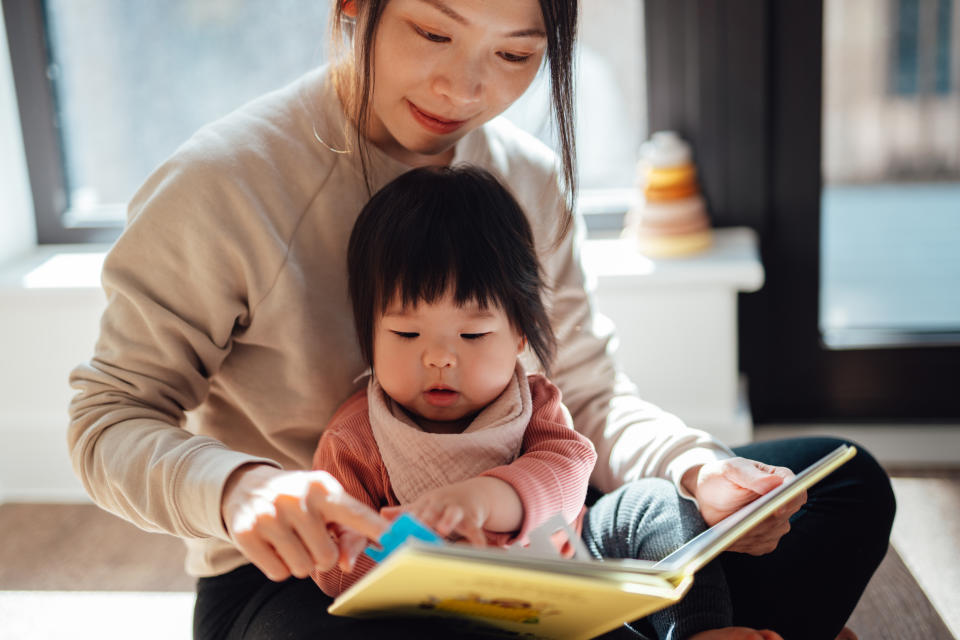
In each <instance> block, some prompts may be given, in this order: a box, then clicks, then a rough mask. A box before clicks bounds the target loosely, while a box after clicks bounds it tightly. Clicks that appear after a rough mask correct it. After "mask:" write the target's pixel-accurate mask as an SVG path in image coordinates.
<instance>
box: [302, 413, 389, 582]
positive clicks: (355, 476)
mask: <svg viewBox="0 0 960 640" xmlns="http://www.w3.org/2000/svg"><path fill="white" fill-rule="evenodd" d="M351 422H352V420H351ZM367 430H368V431H369V429H367ZM370 439H371V440H372V439H373V436H372V435H371V436H370ZM367 444H368V443H367V442H366V438H365V437H364V435H363V431H362V429H361V428H360V426H358V427H357V428H356V429H353V428H352V426H351V427H350V428H343V425H340V426H338V427H336V428H332V427H328V428H327V429H326V430H325V431H324V433H323V436H321V438H320V444H319V445H317V451H316V453H315V454H314V456H313V468H314V469H322V470H323V471H326V472H328V473H329V474H330V475H332V476H333V477H334V478H336V479H337V480H338V481H339V482H340V484H341V485H343V488H344V489H345V490H346V492H347V493H348V494H350V495H351V496H353V497H354V498H356V499H357V500H359V501H360V502H362V503H364V504H365V505H367V506H368V507H370V508H371V509H374V510H376V511H379V510H380V507H381V506H383V505H384V504H386V503H387V499H386V497H385V496H382V495H380V492H378V491H377V489H378V488H380V487H381V486H382V484H383V481H382V475H383V474H382V473H381V467H382V464H381V463H380V458H379V456H371V455H370V453H369V451H376V445H375V443H374V446H373V448H372V449H367ZM375 566H376V562H374V561H373V559H372V558H370V557H369V556H367V555H366V554H364V553H361V554H360V555H359V556H358V557H357V563H356V565H355V566H354V568H353V571H351V572H350V573H344V572H343V571H341V570H340V569H339V568H338V567H337V566H334V567H333V568H332V569H329V570H327V571H318V570H316V569H314V570H313V571H312V572H311V574H310V575H311V577H312V578H313V580H314V582H316V583H317V585H319V587H320V588H321V589H322V590H323V592H324V593H325V594H327V595H328V596H331V597H335V596H338V595H340V594H341V593H343V592H344V591H346V590H347V588H349V587H350V586H351V585H352V584H353V583H354V582H356V581H357V580H359V579H360V578H361V577H363V575H364V574H366V573H367V571H369V570H370V569H372V568H373V567H375Z"/></svg>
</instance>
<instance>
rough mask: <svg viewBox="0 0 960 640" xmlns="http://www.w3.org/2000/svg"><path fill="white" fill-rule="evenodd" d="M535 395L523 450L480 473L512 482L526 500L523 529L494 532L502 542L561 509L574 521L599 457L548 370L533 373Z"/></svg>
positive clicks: (531, 391)
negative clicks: (572, 421) (578, 427)
mask: <svg viewBox="0 0 960 640" xmlns="http://www.w3.org/2000/svg"><path fill="white" fill-rule="evenodd" d="M530 395H531V399H532V401H533V415H532V416H531V418H530V424H529V425H527V429H526V431H525V432H524V436H523V443H522V445H521V455H520V456H519V457H518V458H517V459H516V460H514V461H513V462H511V463H510V464H508V465H502V466H499V467H494V468H493V469H489V470H487V471H485V472H483V473H481V474H480V475H481V476H489V477H493V478H498V479H500V480H503V481H504V482H506V483H508V484H509V485H510V486H512V487H513V488H514V490H515V491H516V492H517V494H518V495H519V496H520V502H521V503H522V504H523V523H522V524H521V528H520V531H518V532H517V533H515V534H510V535H509V536H506V537H507V539H506V540H502V539H501V538H503V537H504V536H498V535H497V534H491V535H493V536H494V538H495V539H496V540H497V543H499V544H508V543H509V542H511V541H512V540H514V539H521V540H522V539H523V538H525V537H526V536H527V534H528V533H529V532H530V531H531V530H533V529H536V528H537V527H538V526H540V525H541V524H543V523H544V522H545V521H546V520H547V519H548V518H550V517H551V516H553V515H554V514H556V513H562V514H563V517H564V519H565V520H566V521H567V522H573V521H574V520H575V519H576V518H577V516H578V515H579V514H580V511H581V509H582V508H583V502H584V499H585V498H586V495H587V484H588V481H589V478H590V472H591V471H592V470H593V465H594V463H595V462H596V460H597V454H596V452H595V451H594V450H593V445H592V444H591V443H590V441H589V440H587V439H586V438H584V437H583V436H581V435H580V434H579V433H577V432H576V431H574V430H573V428H572V425H571V424H570V417H569V414H568V413H567V411H566V409H565V408H564V406H563V404H562V403H561V401H560V390H559V389H558V388H557V387H556V386H554V385H553V384H551V383H550V382H549V381H548V380H547V379H546V378H544V377H543V376H531V378H530Z"/></svg>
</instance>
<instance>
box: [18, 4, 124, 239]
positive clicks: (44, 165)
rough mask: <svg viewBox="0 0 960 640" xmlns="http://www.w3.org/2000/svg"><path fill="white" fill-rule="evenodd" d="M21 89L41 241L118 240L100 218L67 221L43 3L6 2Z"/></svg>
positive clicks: (118, 229) (117, 229)
mask: <svg viewBox="0 0 960 640" xmlns="http://www.w3.org/2000/svg"><path fill="white" fill-rule="evenodd" d="M2 1H3V16H4V22H5V23H6V28H7V40H8V45H9V47H10V62H11V65H12V67H13V79H14V84H15V85H16V91H17V105H18V110H19V114H20V126H21V129H22V132H23V146H24V151H25V153H26V160H27V173H28V176H29V179H30V191H31V193H32V195H33V205H34V219H35V221H36V229H37V242H38V243H39V244H77V243H92V242H113V241H114V240H116V238H117V237H118V236H119V235H120V232H121V231H122V228H121V227H119V226H117V225H115V224H103V223H99V224H98V223H97V222H95V221H90V222H82V223H77V224H68V223H67V218H68V215H69V212H68V206H69V189H68V184H67V176H66V173H65V171H64V158H63V151H62V147H61V143H60V138H59V128H58V122H57V109H56V96H55V95H54V91H53V83H51V82H50V81H49V74H52V73H55V72H56V69H55V68H53V67H52V66H51V65H50V55H49V48H48V43H47V38H46V28H45V25H46V22H45V17H44V10H43V3H42V2H23V1H21V0H2Z"/></svg>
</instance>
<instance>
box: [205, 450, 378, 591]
mask: <svg viewBox="0 0 960 640" xmlns="http://www.w3.org/2000/svg"><path fill="white" fill-rule="evenodd" d="M221 514H222V516H223V522H224V524H225V525H226V528H227V532H228V533H229V534H230V536H231V538H232V539H233V540H234V542H235V543H236V545H237V547H238V548H239V549H240V551H241V553H243V555H244V556H245V557H246V558H247V559H248V560H249V561H250V562H252V563H253V564H255V565H256V566H257V567H258V568H259V569H260V570H261V571H263V573H264V575H266V576H267V577H268V578H270V579H271V580H275V581H277V582H279V581H281V580H286V579H287V578H289V577H290V576H291V575H294V576H296V577H298V578H305V577H307V576H308V575H310V572H311V571H312V570H313V569H319V570H321V571H326V570H328V569H330V568H332V567H333V566H334V565H335V564H337V565H338V566H339V567H340V568H341V569H342V570H343V571H345V572H349V571H350V570H352V569H353V564H354V562H355V561H356V558H357V556H358V555H359V554H360V552H361V551H363V548H364V546H365V544H366V541H367V539H370V540H378V539H379V538H380V536H381V534H383V532H384V531H386V530H387V528H388V527H389V526H390V523H389V522H388V521H387V520H385V519H384V518H382V517H381V516H380V515H379V514H377V512H376V511H374V510H373V509H370V508H369V507H367V506H366V505H364V504H363V503H361V502H359V501H357V500H356V499H354V498H353V497H351V496H350V495H348V494H347V493H346V491H344V489H343V487H342V486H340V483H339V482H337V480H336V479H334V478H333V476H331V475H330V474H329V473H327V472H326V471H282V470H280V469H276V468H274V467H271V466H268V465H261V464H254V465H248V466H244V467H240V468H239V469H237V470H236V471H234V472H233V474H232V475H231V476H230V478H229V479H228V480H227V484H226V486H225V487H224V490H223V497H222V502H221ZM339 534H343V535H339Z"/></svg>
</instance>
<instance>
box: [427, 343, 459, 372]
mask: <svg viewBox="0 0 960 640" xmlns="http://www.w3.org/2000/svg"><path fill="white" fill-rule="evenodd" d="M456 361H457V356H456V354H455V353H454V352H453V349H450V348H449V347H447V346H446V345H442V344H435V345H431V346H430V347H428V348H427V349H426V350H425V351H424V353H423V362H424V364H425V365H426V366H428V367H437V368H441V369H442V368H446V367H452V366H453V365H454V364H456Z"/></svg>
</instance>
